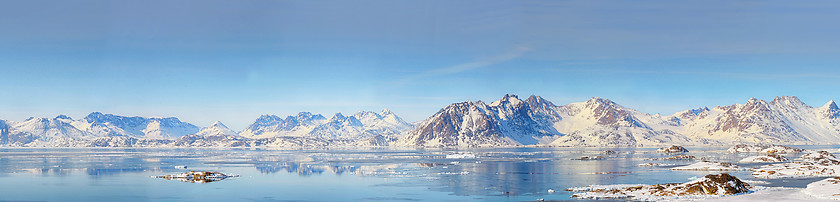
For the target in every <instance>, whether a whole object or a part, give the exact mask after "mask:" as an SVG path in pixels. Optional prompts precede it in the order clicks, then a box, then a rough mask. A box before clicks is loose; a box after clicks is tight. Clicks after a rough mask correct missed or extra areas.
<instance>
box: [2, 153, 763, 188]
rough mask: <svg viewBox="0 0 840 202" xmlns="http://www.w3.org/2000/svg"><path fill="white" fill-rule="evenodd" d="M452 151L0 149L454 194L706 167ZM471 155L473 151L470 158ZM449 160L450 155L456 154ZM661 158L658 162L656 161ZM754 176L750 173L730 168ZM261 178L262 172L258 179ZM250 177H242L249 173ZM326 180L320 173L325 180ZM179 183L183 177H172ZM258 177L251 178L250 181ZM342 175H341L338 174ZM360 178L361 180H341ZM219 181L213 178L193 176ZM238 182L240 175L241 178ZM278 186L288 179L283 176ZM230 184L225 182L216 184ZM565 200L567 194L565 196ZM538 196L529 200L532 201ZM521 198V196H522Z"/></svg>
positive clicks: (56, 173)
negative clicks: (363, 181)
mask: <svg viewBox="0 0 840 202" xmlns="http://www.w3.org/2000/svg"><path fill="white" fill-rule="evenodd" d="M722 151H725V148H723V149H709V150H694V149H692V152H691V155H694V156H697V157H698V159H699V158H708V159H714V160H717V161H723V162H737V161H738V160H740V159H741V158H743V157H746V156H745V155H748V154H728V153H725V152H722ZM451 153H453V152H447V151H373V152H372V151H272V150H257V151H252V150H212V149H206V150H201V149H191V150H177V149H175V150H167V149H150V150H118V149H117V150H103V149H98V150H48V149H33V150H24V149H19V150H0V156H2V157H0V178H3V177H6V178H10V177H14V175H37V176H44V177H66V176H73V175H81V176H87V178H86V179H87V180H97V181H100V180H101V179H102V178H119V177H124V176H143V177H146V178H147V177H148V176H152V175H164V174H167V173H177V172H184V171H185V170H182V169H177V168H176V167H181V168H183V167H184V166H188V167H189V168H191V169H192V168H199V169H204V170H214V171H222V172H230V171H232V170H235V171H236V172H242V173H238V174H246V173H247V174H248V175H252V176H250V177H254V176H256V177H259V178H260V179H273V178H272V177H276V176H283V177H287V176H288V177H295V178H297V177H302V178H304V179H302V180H313V182H314V181H316V180H317V179H313V177H312V176H327V178H328V176H348V175H349V176H359V177H366V178H369V179H370V178H373V179H389V180H390V179H394V180H390V181H387V182H382V185H381V186H406V187H411V186H414V187H417V186H421V187H424V189H425V190H432V191H437V192H445V193H448V194H452V195H455V196H490V197H508V196H512V197H523V196H524V197H534V198H536V197H546V196H552V195H553V196H554V197H555V199H568V196H566V195H569V194H571V193H565V192H563V191H558V193H551V194H549V193H547V190H548V189H554V190H563V189H565V188H568V187H573V186H585V185H591V184H638V183H642V184H657V183H668V182H684V181H685V180H686V179H688V178H691V177H694V176H700V175H704V174H708V172H690V171H670V170H669V169H668V168H658V167H637V166H635V165H636V164H641V163H672V164H690V163H692V162H693V161H690V160H689V161H667V160H661V158H662V157H667V156H664V155H662V154H659V153H655V152H652V151H649V150H645V149H618V150H616V153H615V154H608V155H605V156H606V158H605V159H603V160H592V161H573V160H570V159H572V158H576V157H580V156H591V155H604V154H602V151H599V150H586V149H551V148H526V149H493V150H474V151H458V153H470V154H471V155H474V156H475V157H476V158H447V157H448V156H447V154H451ZM466 156H469V155H466ZM450 157H451V156H450ZM654 159H655V160H654ZM732 173H733V174H734V175H736V176H737V177H739V178H748V179H752V178H751V176H750V175H749V172H748V171H743V172H732ZM260 175H262V176H260ZM243 176H244V175H243ZM323 178H324V177H319V179H323ZM172 179H174V180H181V181H184V180H182V179H176V178H172ZM252 179H254V178H245V179H243V180H241V181H248V180H252ZM334 179H339V178H334ZM341 179H342V180H344V179H355V178H341ZM187 181H190V182H214V180H213V179H209V180H208V179H199V180H194V179H193V180H187ZM237 181H240V180H237ZM275 183H288V182H287V181H280V180H278V181H277V182H275ZM216 184H224V183H216ZM564 197H565V198H564ZM534 198H524V200H533V199H534ZM520 199H521V198H520Z"/></svg>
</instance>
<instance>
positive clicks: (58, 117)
mask: <svg viewBox="0 0 840 202" xmlns="http://www.w3.org/2000/svg"><path fill="white" fill-rule="evenodd" d="M54 119H65V120H73V119H72V118H70V117H69V116H67V115H63V114H62V115H58V116H56V117H55V118H54Z"/></svg>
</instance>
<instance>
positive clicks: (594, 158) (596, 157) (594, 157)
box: [571, 156, 604, 161]
mask: <svg viewBox="0 0 840 202" xmlns="http://www.w3.org/2000/svg"><path fill="white" fill-rule="evenodd" d="M571 160H581V161H586V160H604V157H603V156H581V157H580V158H576V159H571Z"/></svg>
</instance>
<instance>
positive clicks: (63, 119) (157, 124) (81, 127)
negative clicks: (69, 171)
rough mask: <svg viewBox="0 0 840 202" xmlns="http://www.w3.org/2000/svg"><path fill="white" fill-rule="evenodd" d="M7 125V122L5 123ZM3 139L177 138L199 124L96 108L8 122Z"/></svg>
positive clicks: (25, 142)
mask: <svg viewBox="0 0 840 202" xmlns="http://www.w3.org/2000/svg"><path fill="white" fill-rule="evenodd" d="M4 125H5V124H4ZM8 125H9V126H7V127H8V130H7V132H6V133H5V134H6V135H4V136H3V137H4V140H3V143H4V145H9V146H42V147H47V146H48V147H66V146H80V145H87V144H89V143H90V142H93V141H100V142H101V141H111V140H113V141H126V140H125V138H122V139H120V138H117V139H119V140H116V139H115V138H103V137H134V138H141V139H162V140H163V139H174V138H178V137H181V136H184V135H187V134H193V133H195V132H197V131H198V127H196V126H194V125H192V124H189V123H184V122H181V121H180V120H178V118H174V117H170V118H144V117H125V116H117V115H112V114H102V113H99V112H94V113H91V114H90V115H88V116H87V117H85V118H83V119H79V120H74V119H72V118H70V117H68V116H65V115H60V116H57V117H55V118H52V119H49V118H38V117H33V118H29V119H26V120H24V121H22V122H15V123H12V124H8Z"/></svg>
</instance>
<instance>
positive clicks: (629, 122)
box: [580, 97, 647, 128]
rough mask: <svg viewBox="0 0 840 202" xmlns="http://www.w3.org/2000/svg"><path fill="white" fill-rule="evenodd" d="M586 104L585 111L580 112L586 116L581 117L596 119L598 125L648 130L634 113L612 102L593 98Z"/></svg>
mask: <svg viewBox="0 0 840 202" xmlns="http://www.w3.org/2000/svg"><path fill="white" fill-rule="evenodd" d="M584 104H585V105H584V109H583V111H582V112H580V113H584V114H581V115H585V116H590V117H592V118H594V119H596V120H597V124H598V125H604V126H624V127H639V128H647V126H646V125H645V124H644V123H642V122H641V121H640V120H638V118H636V117H635V116H633V113H632V111H630V110H628V109H625V108H624V107H622V106H620V105H618V104H616V103H615V102H613V101H612V100H609V99H603V98H599V97H593V98H592V99H589V100H588V101H586V102H585V103H584Z"/></svg>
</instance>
